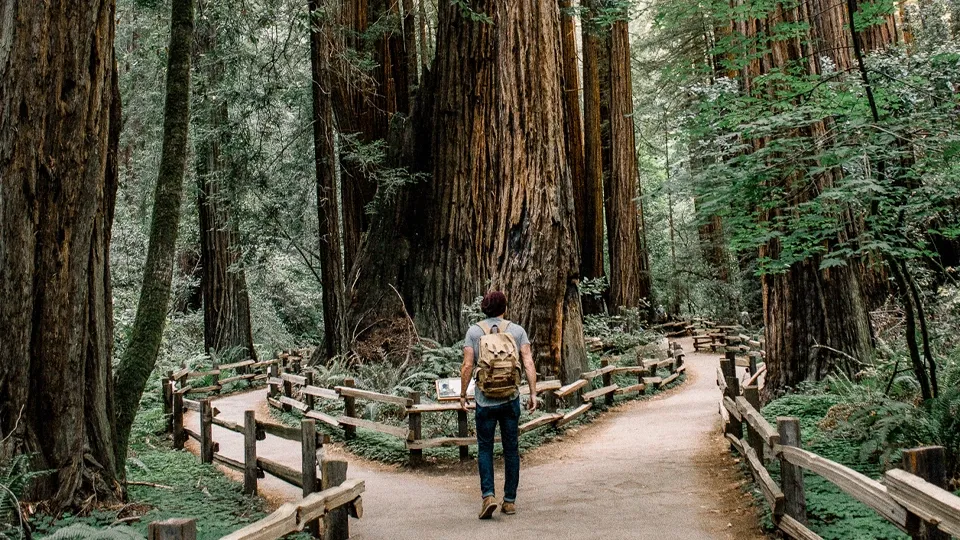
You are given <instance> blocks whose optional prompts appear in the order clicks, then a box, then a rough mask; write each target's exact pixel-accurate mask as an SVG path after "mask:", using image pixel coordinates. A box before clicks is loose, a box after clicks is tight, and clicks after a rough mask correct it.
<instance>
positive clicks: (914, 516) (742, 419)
mask: <svg viewBox="0 0 960 540" xmlns="http://www.w3.org/2000/svg"><path fill="white" fill-rule="evenodd" d="M734 370H735V367H734V365H733V362H732V361H731V360H730V359H729V358H724V359H723V360H721V369H720V372H719V376H718V379H717V384H718V385H719V386H720V388H721V389H722V390H723V394H724V395H723V399H722V400H721V402H720V415H721V417H722V419H723V431H724V434H725V436H726V438H727V439H728V440H729V441H730V445H731V447H732V448H733V449H734V450H735V451H736V452H738V453H739V454H740V455H742V456H743V457H744V458H745V462H746V464H747V465H748V467H749V469H750V472H751V474H752V475H753V478H754V480H755V481H756V483H757V485H758V487H759V488H760V492H761V493H762V494H763V497H764V499H765V500H766V502H767V504H768V505H769V506H770V509H771V511H772V514H773V520H774V523H775V524H776V526H777V527H778V528H779V529H780V530H781V531H783V532H784V533H785V534H786V535H788V536H789V537H791V538H801V539H817V538H820V536H818V535H817V534H816V533H814V532H813V531H811V530H810V529H809V528H808V527H807V526H806V524H807V513H806V499H805V495H804V483H803V471H804V470H807V471H810V472H812V473H814V474H817V475H819V476H821V477H823V478H824V479H825V480H827V481H828V482H830V483H832V484H834V485H836V486H837V487H838V488H839V489H840V490H841V491H843V492H844V493H847V494H848V495H850V496H851V497H853V498H854V499H856V500H858V501H860V502H862V503H863V504H865V505H866V506H868V507H870V508H871V509H873V510H874V511H876V512H877V513H878V514H879V515H880V516H882V517H883V518H884V519H886V520H887V521H889V522H890V523H892V524H893V525H895V526H896V527H898V528H899V529H900V530H902V531H904V532H905V533H907V534H909V535H910V536H911V537H912V538H923V539H927V540H933V539H947V538H948V536H947V535H954V536H958V537H960V497H957V496H955V495H953V494H952V493H950V492H949V491H946V490H945V489H943V488H945V487H946V483H947V482H946V480H947V479H946V474H945V467H944V460H945V454H944V449H943V448H942V447H926V448H917V449H913V450H907V451H905V452H904V458H903V466H904V469H906V470H900V469H894V470H891V471H887V472H886V473H885V474H884V478H883V481H882V482H879V481H877V480H873V479H871V478H869V477H867V476H865V475H863V474H861V473H859V472H857V471H854V470H853V469H850V468H849V467H846V466H844V465H841V464H839V463H836V462H834V461H830V460H828V459H826V458H824V457H822V456H819V455H817V454H815V453H813V452H810V451H807V450H804V449H803V448H802V445H801V443H802V441H801V439H800V423H799V420H798V419H796V418H785V417H781V418H777V425H776V427H774V426H773V425H771V424H770V423H769V422H768V421H767V420H766V419H765V418H764V417H763V416H762V415H761V414H760V411H759V402H760V394H759V388H758V386H756V385H755V384H748V385H745V386H744V387H743V392H741V391H740V385H739V383H740V379H738V378H737V377H736V375H735V372H734ZM744 430H746V436H745V437H744ZM772 460H777V461H779V462H780V482H779V483H777V482H775V481H774V480H773V478H772V477H771V476H770V473H769V472H768V471H767V469H766V467H765V465H764V463H765V462H766V461H772Z"/></svg>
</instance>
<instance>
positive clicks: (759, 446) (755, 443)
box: [743, 384, 764, 462]
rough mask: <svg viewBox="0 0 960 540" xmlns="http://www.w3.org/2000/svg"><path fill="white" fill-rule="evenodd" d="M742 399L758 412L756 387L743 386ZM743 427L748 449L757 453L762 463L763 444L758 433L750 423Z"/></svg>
mask: <svg viewBox="0 0 960 540" xmlns="http://www.w3.org/2000/svg"><path fill="white" fill-rule="evenodd" d="M743 397H744V398H746V399H747V403H749V404H750V405H753V408H754V409H756V410H757V411H759V410H760V388H759V387H758V386H757V385H755V384H754V385H751V386H745V387H744V388H743ZM744 425H745V426H746V428H747V442H748V443H749V444H750V447H751V448H753V451H754V452H756V453H757V457H758V458H760V461H761V462H763V446H764V443H763V439H762V438H761V437H760V433H758V432H757V430H755V429H753V426H752V425H750V422H745V423H744Z"/></svg>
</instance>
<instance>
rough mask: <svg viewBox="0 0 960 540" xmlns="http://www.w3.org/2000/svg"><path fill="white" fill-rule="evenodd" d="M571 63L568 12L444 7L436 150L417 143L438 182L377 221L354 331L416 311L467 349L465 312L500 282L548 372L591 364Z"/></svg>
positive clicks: (490, 3)
mask: <svg viewBox="0 0 960 540" xmlns="http://www.w3.org/2000/svg"><path fill="white" fill-rule="evenodd" d="M561 66H562V64H561V50H560V13H559V9H558V7H557V4H556V3H545V2H541V1H539V0H520V1H516V2H504V1H503V0H478V1H475V2H470V3H469V6H468V5H466V4H460V3H453V4H445V5H443V6H442V7H441V9H440V24H439V29H438V35H437V56H436V60H435V64H434V66H433V69H432V70H431V73H433V74H434V77H435V78H434V79H433V81H432V85H431V87H430V93H429V97H428V98H426V99H424V101H423V103H425V104H426V108H425V110H424V113H425V116H426V118H425V119H423V121H422V122H415V125H418V126H419V125H424V124H427V125H432V126H434V129H433V130H432V132H429V131H426V132H425V130H419V131H418V132H417V135H416V137H417V139H416V140H417V141H428V144H420V143H419V142H418V143H417V144H414V145H413V147H414V153H415V154H416V152H417V151H421V152H422V150H423V147H424V146H427V147H429V155H419V156H418V155H414V156H413V159H414V160H415V161H416V162H417V163H419V164H420V165H422V166H424V168H426V169H428V170H429V171H430V172H431V179H430V180H429V181H427V182H426V183H423V184H417V185H415V186H412V187H408V189H407V192H406V193H405V194H404V196H403V197H401V200H399V201H398V206H397V209H396V211H394V212H384V213H383V214H382V215H381V216H378V219H379V220H381V223H388V224H389V225H379V226H378V225H375V226H374V229H373V230H372V231H371V233H370V237H369V238H368V242H367V243H366V245H365V250H364V253H362V254H361V258H360V260H359V261H358V263H359V264H357V265H356V266H355V270H354V275H353V276H352V277H351V279H350V283H351V284H353V286H352V287H351V290H350V293H351V297H352V300H353V304H352V305H351V327H357V328H365V327H367V326H369V325H371V324H376V325H378V326H379V327H380V328H383V327H384V326H388V327H389V325H390V324H391V322H392V323H393V324H394V325H400V324H403V317H405V316H406V315H409V316H410V317H412V319H413V320H414V321H415V322H416V326H417V329H418V330H419V331H420V332H421V333H424V334H427V335H430V336H432V337H437V338H439V339H441V340H443V341H446V342H452V341H456V340H459V339H462V337H463V333H464V332H465V331H466V326H467V324H466V323H467V321H466V320H465V319H464V317H463V316H462V314H461V308H462V306H463V305H465V304H470V303H471V302H472V301H473V300H474V298H476V297H477V296H478V295H480V294H482V293H483V292H484V291H485V290H486V289H487V287H488V286H493V287H499V288H502V289H504V290H505V291H506V292H507V294H508V296H509V299H510V308H509V312H508V317H510V318H511V319H512V320H515V321H516V322H518V323H520V324H521V325H523V326H524V327H526V328H527V330H528V332H529V333H530V336H531V339H532V341H533V346H534V349H535V354H536V357H537V362H538V367H539V368H540V370H541V373H544V374H557V375H561V376H563V377H564V378H572V377H574V376H576V374H578V373H579V371H580V370H581V369H582V368H583V365H584V362H585V358H586V355H585V351H584V346H583V331H582V326H581V325H582V322H581V313H580V309H581V308H580V299H579V294H578V293H577V289H576V285H577V282H576V276H577V275H578V267H579V257H578V253H577V249H576V243H575V239H576V232H575V220H574V216H573V207H574V206H573V187H572V181H571V177H570V170H569V165H568V163H567V159H566V156H565V155H564V148H565V145H564V132H563V126H564V111H563V88H562V86H561V69H562V67H561ZM385 256H386V257H387V258H388V259H385V258H384V257H385ZM388 268H389V271H388ZM394 287H395V289H396V292H394V291H393V290H391V289H393V288H394ZM401 300H402V302H401ZM394 327H395V326H394ZM373 335H374V334H373V333H368V334H367V336H373ZM360 337H361V339H363V338H364V337H365V336H360Z"/></svg>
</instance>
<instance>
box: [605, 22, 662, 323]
mask: <svg viewBox="0 0 960 540" xmlns="http://www.w3.org/2000/svg"><path fill="white" fill-rule="evenodd" d="M624 16H625V15H624ZM609 48H610V172H609V179H608V181H607V186H608V187H609V189H607V190H606V193H605V195H606V217H607V242H608V245H609V248H610V297H609V302H610V308H611V309H612V310H614V311H618V310H620V309H621V308H638V307H640V306H641V305H642V303H643V302H644V301H648V300H649V299H650V292H651V291H650V263H649V260H648V255H647V250H646V243H645V242H644V241H643V237H644V232H643V230H642V225H643V216H642V212H643V204H642V203H641V202H640V188H639V183H638V170H637V149H636V135H635V133H634V126H633V83H632V78H633V77H632V69H631V62H630V32H629V28H628V25H627V21H626V20H622V19H621V20H618V21H616V22H615V23H613V27H612V28H611V29H610V37H609Z"/></svg>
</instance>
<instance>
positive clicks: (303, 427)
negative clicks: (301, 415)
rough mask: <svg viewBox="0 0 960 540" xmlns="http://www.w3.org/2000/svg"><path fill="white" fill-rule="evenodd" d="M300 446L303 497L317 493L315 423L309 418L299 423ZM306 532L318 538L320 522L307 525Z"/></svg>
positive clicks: (316, 520)
mask: <svg viewBox="0 0 960 540" xmlns="http://www.w3.org/2000/svg"><path fill="white" fill-rule="evenodd" d="M300 444H301V450H302V452H301V453H302V456H303V467H302V469H301V474H303V496H304V497H307V496H308V495H310V494H311V493H313V492H314V491H317V487H318V486H317V422H316V420H313V419H311V418H307V419H304V420H301V421H300ZM306 530H307V531H308V532H309V533H310V535H311V536H313V537H314V538H320V520H319V519H315V520H313V521H311V522H310V523H307V526H306Z"/></svg>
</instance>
